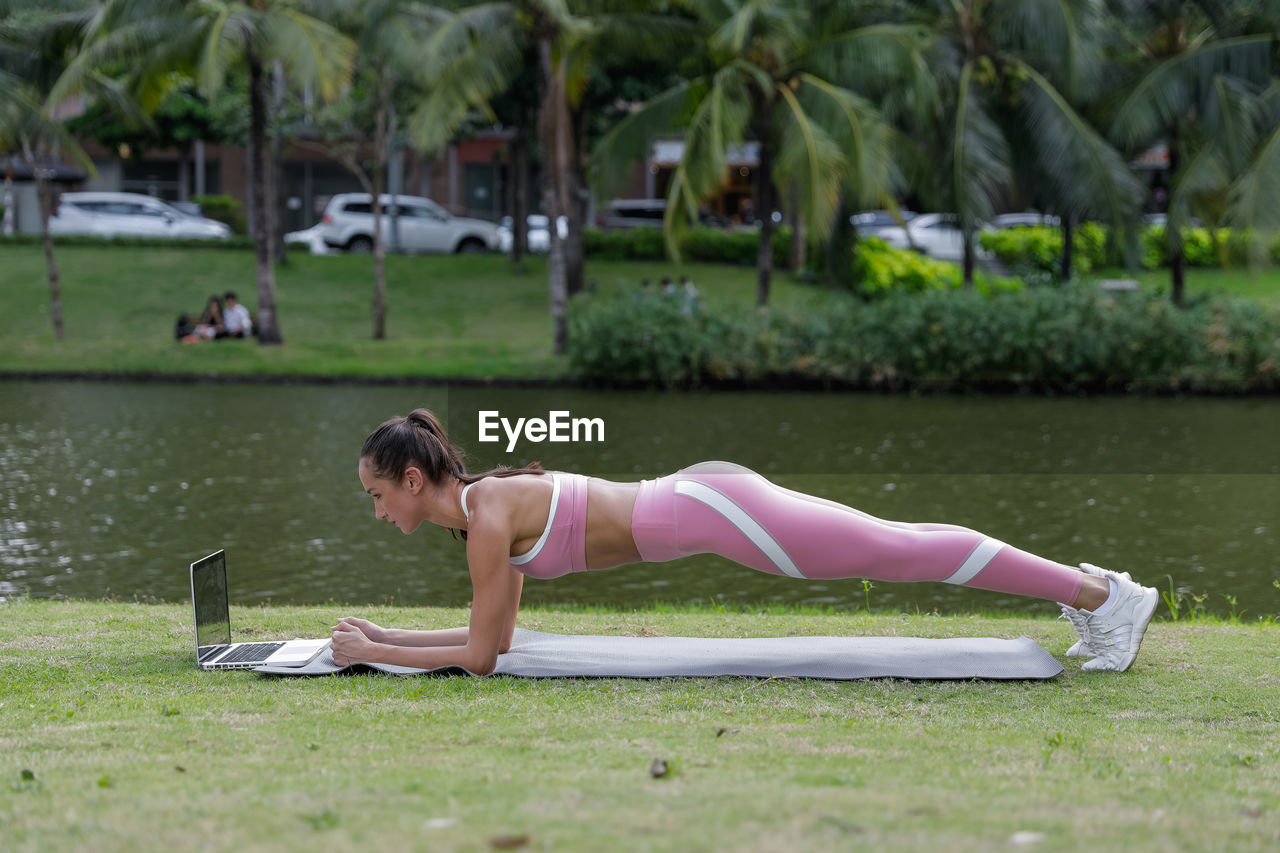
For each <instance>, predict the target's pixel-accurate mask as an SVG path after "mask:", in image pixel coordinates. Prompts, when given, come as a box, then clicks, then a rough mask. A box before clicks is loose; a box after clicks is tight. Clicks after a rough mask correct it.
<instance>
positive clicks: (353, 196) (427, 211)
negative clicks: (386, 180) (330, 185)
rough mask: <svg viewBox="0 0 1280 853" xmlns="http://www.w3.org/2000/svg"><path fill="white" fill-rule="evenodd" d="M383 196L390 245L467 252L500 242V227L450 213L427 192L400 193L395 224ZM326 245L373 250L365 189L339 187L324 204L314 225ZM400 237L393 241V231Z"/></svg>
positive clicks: (384, 228)
mask: <svg viewBox="0 0 1280 853" xmlns="http://www.w3.org/2000/svg"><path fill="white" fill-rule="evenodd" d="M380 199H381V202H382V213H383V216H382V229H381V230H382V239H383V242H384V244H385V245H386V246H387V247H388V248H398V249H399V250H401V251H406V252H444V253H455V252H460V253H471V252H487V251H491V250H493V249H496V248H497V247H498V229H497V227H496V226H495V225H494V224H493V223H492V222H485V221H484V220H483V219H467V218H465V217H462V216H454V215H453V214H452V213H450V212H449V211H447V210H445V209H444V208H443V207H441V206H440V205H438V204H436V203H435V202H434V201H432V200H431V199H429V198H422V197H420V196H411V195H398V196H396V197H395V203H396V206H397V207H398V208H399V216H398V217H397V219H398V222H397V223H396V224H395V226H394V227H393V225H392V221H391V213H390V207H391V202H392V197H391V196H390V195H384V196H381V197H380ZM318 228H319V234H320V238H321V239H322V240H323V241H324V243H325V245H326V246H329V247H331V248H334V249H345V250H347V251H348V252H371V251H373V196H371V195H370V194H369V193H341V194H339V195H335V196H334V197H333V198H331V199H330V200H329V204H328V205H326V206H325V209H324V215H323V216H322V217H321V218H320V224H319V226H318ZM396 232H398V238H399V243H398V245H393V239H394V237H396V236H397V233H396Z"/></svg>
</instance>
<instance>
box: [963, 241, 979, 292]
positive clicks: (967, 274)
mask: <svg viewBox="0 0 1280 853" xmlns="http://www.w3.org/2000/svg"><path fill="white" fill-rule="evenodd" d="M976 262H977V259H976V258H975V257H974V253H973V234H971V233H970V232H968V231H966V232H964V286H965V288H966V289H969V288H972V287H973V268H974V266H976Z"/></svg>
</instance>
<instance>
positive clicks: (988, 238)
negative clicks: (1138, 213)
mask: <svg viewBox="0 0 1280 853" xmlns="http://www.w3.org/2000/svg"><path fill="white" fill-rule="evenodd" d="M1073 234H1074V239H1073V241H1072V262H1073V265H1074V266H1075V270H1076V272H1077V273H1079V274H1081V275H1087V274H1088V273H1089V272H1091V271H1092V270H1094V269H1098V268H1100V267H1104V266H1112V267H1115V266H1123V265H1124V263H1125V259H1124V253H1123V248H1122V247H1121V246H1120V245H1119V244H1118V243H1117V242H1116V241H1114V240H1112V239H1110V231H1109V229H1107V228H1106V227H1104V226H1102V225H1099V224H1098V223H1096V222H1088V223H1085V224H1083V225H1080V226H1077V227H1076V228H1075V229H1073ZM979 241H980V242H981V244H982V247H983V248H984V249H989V250H990V251H992V252H994V253H995V254H996V257H998V258H999V259H1000V261H1001V262H1002V263H1003V264H1005V266H1007V267H1009V268H1010V269H1013V270H1018V271H1028V270H1036V271H1040V272H1052V273H1056V272H1057V271H1058V266H1059V264H1060V263H1061V258H1062V229H1060V228H1048V227H1044V226H1034V227H1028V228H1009V229H1005V230H1002V231H984V232H983V233H982V236H981V237H980V238H979ZM1251 243H1252V239H1251V235H1250V234H1249V233H1246V232H1242V231H1232V230H1231V229H1229V228H1218V229H1215V230H1213V231H1210V230H1209V229H1208V228H1184V229H1183V231H1182V245H1183V253H1184V255H1185V257H1186V259H1187V266H1190V267H1221V266H1246V265H1247V264H1248V263H1249V261H1250V251H1251ZM1264 249H1266V252H1265V254H1266V255H1267V256H1268V257H1269V259H1270V260H1271V262H1273V263H1280V234H1277V235H1276V236H1275V238H1274V239H1273V240H1272V241H1271V242H1270V244H1269V247H1268V244H1264ZM1140 251H1141V255H1140V257H1139V261H1140V263H1141V264H1142V266H1143V267H1145V268H1146V269H1158V268H1160V267H1167V266H1169V243H1168V240H1167V239H1166V231H1165V228H1164V226H1163V225H1154V226H1151V227H1149V228H1146V229H1144V230H1143V231H1142V234H1141V241H1140Z"/></svg>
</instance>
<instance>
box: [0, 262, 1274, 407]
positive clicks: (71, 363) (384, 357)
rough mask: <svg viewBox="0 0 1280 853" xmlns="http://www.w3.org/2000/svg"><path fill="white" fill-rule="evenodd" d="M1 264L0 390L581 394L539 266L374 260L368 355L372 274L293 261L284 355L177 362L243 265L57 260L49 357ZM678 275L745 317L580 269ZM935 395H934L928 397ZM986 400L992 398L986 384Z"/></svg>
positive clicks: (623, 267) (778, 279)
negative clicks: (225, 384)
mask: <svg viewBox="0 0 1280 853" xmlns="http://www.w3.org/2000/svg"><path fill="white" fill-rule="evenodd" d="M0 253H2V256H0V257H2V260H3V264H2V265H0V266H2V267H3V272H2V273H0V278H2V282H3V286H0V377H4V378H68V377H73V378H92V379H103V378H106V379H123V380H130V381H133V380H146V379H161V380H165V381H179V382H190V381H196V380H204V379H217V380H227V381H253V380H262V379H270V380H272V381H277V380H282V381H301V382H316V381H344V382H353V383H388V384H390V383H409V382H412V383H426V384H431V383H435V384H440V383H451V384H461V383H475V384H495V385H501V384H506V385H535V386H540V385H553V386H554V385H565V384H579V383H580V382H581V380H582V376H580V375H579V374H578V373H576V372H574V371H573V370H572V368H571V367H570V365H569V362H568V359H567V358H566V357H565V356H557V355H555V354H553V353H552V352H551V347H550V343H551V322H550V318H549V315H548V308H547V302H548V300H547V284H546V268H545V259H544V258H540V257H533V258H530V259H528V260H527V262H526V266H525V269H524V270H523V271H521V270H516V269H514V268H513V267H512V266H511V264H510V262H509V261H508V260H507V259H506V258H505V257H500V256H463V257H446V256H392V257H390V258H388V259H387V279H388V326H387V328H388V337H387V339H386V340H382V341H374V340H372V339H371V334H372V322H371V317H370V307H369V306H370V301H371V297H372V289H373V284H372V259H371V258H369V257H367V256H363V257H361V256H329V257H315V256H311V255H306V254H302V253H300V252H293V253H291V254H290V260H289V263H288V264H284V265H281V266H280V268H279V270H278V274H277V288H278V293H277V298H278V302H279V313H280V321H281V327H282V330H283V333H284V338H285V344H284V345H283V346H280V347H259V346H256V345H255V344H254V343H253V342H252V341H219V342H216V343H211V344H201V345H194V346H183V345H180V344H178V343H176V342H175V341H174V340H173V327H174V322H175V320H176V319H177V316H178V314H179V313H183V312H186V313H190V314H197V313H198V312H199V310H200V309H201V306H202V304H203V302H204V300H205V298H206V297H207V296H209V295H210V294H221V293H223V292H225V291H226V290H235V291H237V292H238V293H239V295H240V297H241V299H242V300H243V301H245V302H246V303H247V304H248V305H249V306H250V307H251V308H256V286H255V278H254V266H253V257H252V253H250V252H247V251H238V250H222V249H201V248H181V249H177V248H175V249H169V248H156V247H145V248H144V247H129V246H117V247H98V246H60V247H59V248H58V253H57V257H58V263H59V267H60V270H61V275H62V292H63V311H64V317H65V327H66V337H65V340H63V341H61V342H55V341H54V338H53V332H52V328H51V322H50V317H49V305H48V300H49V296H48V283H47V280H46V273H45V267H44V258H43V254H42V252H41V250H40V248H39V247H38V246H34V245H33V246H23V245H10V246H4V247H2V248H0ZM681 274H684V275H688V276H689V277H690V278H691V280H692V281H693V282H694V283H695V285H696V287H697V288H698V291H699V299H700V301H701V305H702V308H703V310H704V311H705V312H707V313H708V314H709V315H712V316H718V315H724V314H729V313H733V312H737V311H742V310H749V309H750V307H751V306H752V305H754V300H755V271H754V269H752V268H750V267H744V266H732V265H713V264H685V265H683V266H681V267H676V266H675V265H673V264H667V263H659V262H628V261H604V260H589V261H588V263H587V269H586V276H587V279H588V280H589V281H590V282H594V283H595V288H596V292H597V293H598V294H599V295H600V297H601V298H602V299H607V298H608V297H610V296H616V295H618V294H633V293H639V292H640V287H641V282H642V281H644V280H646V279H647V280H649V281H650V282H651V289H652V290H656V289H657V287H658V283H659V282H660V281H661V279H662V278H663V277H668V276H669V277H673V278H674V277H676V276H678V275H681ZM1116 274H1119V273H1116V272H1115V271H1111V272H1107V273H1100V277H1104V278H1105V277H1114V276H1115V275H1116ZM1141 280H1142V282H1143V287H1144V288H1147V289H1150V290H1152V291H1156V290H1159V289H1160V288H1161V286H1162V282H1163V279H1162V278H1161V277H1160V273H1159V272H1156V273H1147V274H1144V275H1143V276H1141ZM1188 292H1189V295H1190V298H1191V299H1193V300H1194V299H1197V298H1201V297H1203V296H1206V295H1208V294H1220V293H1227V294H1233V295H1239V296H1243V297H1245V298H1248V299H1253V300H1256V301H1259V302H1269V301H1272V295H1273V294H1275V293H1280V272H1277V271H1276V270H1273V269H1268V270H1262V271H1259V272H1258V273H1256V274H1254V273H1250V272H1249V271H1247V270H1236V271H1222V270H1193V271H1191V273H1190V275H1189V284H1188ZM830 297H831V292H830V291H828V290H826V289H824V288H821V287H817V286H814V285H808V284H803V283H800V282H797V281H795V280H794V279H793V278H792V277H791V276H789V275H788V274H786V273H779V274H777V275H775V276H774V279H773V294H772V298H771V305H772V306H773V307H775V308H778V309H782V311H784V312H786V311H792V310H794V311H806V310H807V311H809V312H810V313H814V314H822V313H823V312H826V311H828V310H829V308H830V302H828V301H827V300H829V299H830ZM719 384H723V385H724V386H725V387H771V386H770V382H769V379H768V377H764V378H761V377H756V378H755V379H749V380H743V379H741V378H738V377H734V376H729V377H726V378H725V379H724V380H723V382H721V383H719ZM777 384H779V383H778V382H774V383H773V385H777ZM781 384H782V385H784V386H785V387H788V388H792V387H810V386H812V387H822V388H826V387H837V388H838V387H864V386H866V385H867V382H865V381H863V380H861V379H857V380H849V381H848V382H842V381H840V380H839V377H835V378H834V379H833V378H832V377H831V376H827V375H823V376H821V377H817V378H815V379H814V380H813V381H812V382H810V383H809V385H808V386H806V384H805V381H804V379H803V371H802V372H801V373H798V374H795V375H794V376H793V375H788V376H787V377H786V378H785V379H784V380H782V381H781ZM889 384H890V385H891V384H892V383H889ZM1031 384H1034V383H1031ZM711 385H712V386H713V387H714V386H717V382H715V381H712V382H711ZM948 387H949V386H948V383H946V382H943V383H941V384H940V386H939V390H946V389H947V388H948ZM1161 389H1162V386H1159V385H1158V384H1156V385H1155V386H1154V390H1161ZM925 390H927V389H925ZM992 390H1000V385H999V383H995V384H993V386H992ZM1006 390H1007V389H1006ZM1163 390H1181V389H1179V388H1164V389H1163Z"/></svg>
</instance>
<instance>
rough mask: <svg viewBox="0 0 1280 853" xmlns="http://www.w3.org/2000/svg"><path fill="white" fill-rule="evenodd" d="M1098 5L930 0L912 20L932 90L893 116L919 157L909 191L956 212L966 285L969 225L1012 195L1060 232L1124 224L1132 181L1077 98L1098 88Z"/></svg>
mask: <svg viewBox="0 0 1280 853" xmlns="http://www.w3.org/2000/svg"><path fill="white" fill-rule="evenodd" d="M1097 6H1098V4H1097V3H1096V2H1093V0H1025V2H1018V3H1012V2H1010V3H991V2H986V0H934V2H931V3H930V4H929V9H928V10H926V15H925V16H920V17H917V18H916V20H917V22H919V23H922V24H924V25H927V26H929V27H931V28H932V30H933V34H934V35H933V40H932V43H931V45H930V48H929V50H928V61H927V64H928V68H929V70H930V74H931V75H932V81H931V86H932V92H931V93H929V94H930V97H928V98H924V99H921V100H920V101H919V103H920V104H922V105H923V106H925V107H926V109H925V110H923V111H922V110H920V109H915V110H910V111H903V113H902V121H903V123H904V126H905V127H906V128H907V129H908V132H909V134H910V135H911V136H912V137H913V138H917V139H920V140H922V143H921V145H920V153H923V154H925V155H926V156H925V158H924V161H923V162H924V163H926V164H927V165H926V166H925V168H924V169H917V170H916V172H915V175H914V177H915V178H916V180H915V181H914V185H915V187H916V188H917V190H918V191H919V192H920V195H921V196H922V197H923V198H924V200H925V201H926V202H927V203H931V204H934V205H937V206H939V207H942V208H944V209H947V210H951V211H954V212H955V214H956V216H957V219H958V220H959V225H960V228H961V230H962V232H963V233H964V237H965V248H964V281H965V283H966V285H971V284H972V282H973V272H974V265H975V257H974V245H973V243H974V235H975V234H976V232H977V229H978V227H979V226H980V224H981V222H982V221H983V220H985V219H988V218H990V217H991V216H992V215H993V214H994V213H995V212H996V210H997V209H998V208H999V207H1000V206H1002V205H1003V204H1006V203H1008V201H1009V200H1010V198H1011V197H1012V196H1013V195H1015V194H1016V193H1018V192H1019V191H1021V192H1022V193H1023V194H1024V195H1031V196H1035V197H1038V198H1040V199H1043V200H1044V202H1045V204H1046V206H1051V207H1053V208H1055V209H1056V212H1057V213H1059V214H1061V216H1062V219H1063V221H1064V223H1065V224H1066V227H1067V228H1070V225H1071V223H1072V222H1078V221H1080V220H1081V219H1083V218H1085V217H1088V216H1098V217H1102V218H1104V219H1107V220H1109V221H1112V222H1114V223H1116V224H1117V225H1118V226H1119V227H1121V228H1122V229H1126V230H1131V229H1132V223H1133V220H1134V218H1135V216H1136V214H1137V211H1138V204H1139V199H1140V196H1141V192H1142V190H1141V186H1140V185H1139V184H1138V183H1137V181H1136V179H1135V178H1134V177H1133V175H1132V174H1131V172H1130V171H1129V168H1128V165H1127V163H1126V162H1125V160H1124V158H1122V157H1121V156H1120V154H1119V153H1118V152H1117V151H1116V150H1115V149H1114V148H1113V147H1112V146H1111V145H1110V144H1109V143H1108V142H1107V140H1106V139H1105V138H1104V137H1103V135H1102V134H1100V133H1099V132H1098V131H1097V130H1096V129H1095V128H1094V126H1093V125H1092V124H1091V123H1090V122H1089V121H1088V120H1087V119H1086V118H1085V117H1084V116H1083V115H1082V114H1081V112H1080V111H1079V110H1078V109H1077V107H1076V106H1075V104H1076V103H1079V102H1081V101H1083V100H1084V99H1085V95H1086V93H1089V92H1091V91H1095V90H1096V89H1097V88H1098V84H1097V68H1098V48H1097V43H1096V39H1097V38H1098V35H1099V33H1100V30H1099V28H1098V26H1097V15H1098V12H1099V9H1098V8H1097ZM917 162H920V161H917ZM939 164H940V166H941V168H938V166H939Z"/></svg>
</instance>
